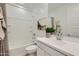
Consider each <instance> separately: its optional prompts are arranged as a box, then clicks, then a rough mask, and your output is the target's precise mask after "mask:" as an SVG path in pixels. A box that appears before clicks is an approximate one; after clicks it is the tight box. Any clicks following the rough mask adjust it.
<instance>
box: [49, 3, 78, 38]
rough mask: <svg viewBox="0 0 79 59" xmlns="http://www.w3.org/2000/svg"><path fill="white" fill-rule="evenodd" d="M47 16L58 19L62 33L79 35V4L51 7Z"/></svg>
mask: <svg viewBox="0 0 79 59" xmlns="http://www.w3.org/2000/svg"><path fill="white" fill-rule="evenodd" d="M51 8H52V7H51ZM49 16H52V17H54V18H55V20H59V21H60V24H61V27H62V30H63V32H64V34H70V35H71V36H75V37H79V4H63V5H62V6H61V5H60V6H59V7H57V8H53V9H52V11H50V12H49Z"/></svg>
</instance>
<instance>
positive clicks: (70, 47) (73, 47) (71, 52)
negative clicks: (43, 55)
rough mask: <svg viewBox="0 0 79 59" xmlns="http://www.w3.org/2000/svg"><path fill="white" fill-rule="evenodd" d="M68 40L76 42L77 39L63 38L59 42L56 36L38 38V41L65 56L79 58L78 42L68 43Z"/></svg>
mask: <svg viewBox="0 0 79 59" xmlns="http://www.w3.org/2000/svg"><path fill="white" fill-rule="evenodd" d="M66 39H67V40H66ZM68 39H74V40H75V39H77V38H73V37H63V38H62V40H57V39H56V36H55V35H52V36H51V37H50V38H46V37H38V38H37V40H36V41H37V42H40V43H42V44H44V45H46V46H48V47H49V48H53V49H55V50H57V51H59V52H60V53H63V54H64V55H67V56H79V44H78V43H76V42H71V41H68ZM37 44H38V43H37Z"/></svg>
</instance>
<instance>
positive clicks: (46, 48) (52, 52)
mask: <svg viewBox="0 0 79 59" xmlns="http://www.w3.org/2000/svg"><path fill="white" fill-rule="evenodd" d="M37 45H38V46H39V47H40V48H42V49H43V50H44V51H46V52H47V53H48V54H50V55H51V56H65V55H64V54H62V53H60V52H58V51H56V50H55V49H52V48H50V47H48V46H46V45H45V44H43V43H41V42H37Z"/></svg>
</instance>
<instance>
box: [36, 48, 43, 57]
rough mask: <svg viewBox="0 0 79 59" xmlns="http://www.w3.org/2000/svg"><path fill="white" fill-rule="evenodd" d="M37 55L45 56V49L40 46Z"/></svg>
mask: <svg viewBox="0 0 79 59" xmlns="http://www.w3.org/2000/svg"><path fill="white" fill-rule="evenodd" d="M37 56H44V51H43V50H42V49H40V48H39V47H38V48H37Z"/></svg>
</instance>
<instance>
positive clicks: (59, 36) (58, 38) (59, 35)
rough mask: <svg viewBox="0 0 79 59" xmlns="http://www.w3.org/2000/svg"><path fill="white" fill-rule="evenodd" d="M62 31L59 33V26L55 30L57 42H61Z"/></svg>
mask: <svg viewBox="0 0 79 59" xmlns="http://www.w3.org/2000/svg"><path fill="white" fill-rule="evenodd" d="M62 35H63V33H62V31H61V26H60V25H57V30H56V38H57V40H62Z"/></svg>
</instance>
